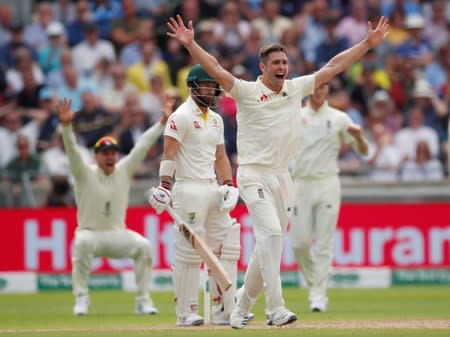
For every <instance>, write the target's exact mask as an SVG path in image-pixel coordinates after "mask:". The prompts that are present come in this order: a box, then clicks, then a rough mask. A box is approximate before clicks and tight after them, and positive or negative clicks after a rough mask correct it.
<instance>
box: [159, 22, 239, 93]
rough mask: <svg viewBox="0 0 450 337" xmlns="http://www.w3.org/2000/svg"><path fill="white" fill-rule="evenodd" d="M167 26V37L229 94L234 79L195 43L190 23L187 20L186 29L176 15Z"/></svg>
mask: <svg viewBox="0 0 450 337" xmlns="http://www.w3.org/2000/svg"><path fill="white" fill-rule="evenodd" d="M167 26H168V27H169V29H170V30H171V33H170V32H167V35H169V36H170V37H172V38H175V39H176V40H177V41H178V42H180V43H181V44H182V45H183V46H184V47H185V48H186V49H187V50H188V51H189V54H191V56H192V57H193V58H194V59H195V60H196V61H197V62H198V63H199V64H200V65H201V66H202V68H203V69H205V71H206V72H207V73H208V74H209V75H210V76H211V77H213V78H214V79H215V80H216V81H217V82H218V83H219V84H220V86H221V87H222V88H223V89H224V90H225V91H227V92H229V91H230V90H231V89H232V88H233V85H234V81H235V77H234V76H233V75H231V74H230V73H229V72H228V71H227V70H225V69H224V68H223V67H222V66H221V65H220V64H219V62H218V61H217V59H216V58H215V57H214V56H212V55H211V54H209V53H208V52H206V50H204V49H203V48H202V47H200V46H199V45H198V44H197V42H195V40H194V27H193V24H192V21H191V20H189V22H188V26H187V27H186V26H185V25H184V22H183V19H182V18H181V16H180V15H177V16H176V18H173V17H172V18H170V20H169V22H168V23H167Z"/></svg>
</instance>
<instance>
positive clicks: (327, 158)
mask: <svg viewBox="0 0 450 337" xmlns="http://www.w3.org/2000/svg"><path fill="white" fill-rule="evenodd" d="M300 111H301V112H300V143H299V145H298V148H297V154H296V158H295V166H294V170H293V172H292V176H293V177H294V178H297V179H298V178H325V177H329V176H334V175H337V174H338V172H339V168H338V164H337V158H338V155H339V151H340V148H341V139H342V140H343V141H344V142H345V143H347V144H350V145H352V147H353V148H354V149H355V150H357V149H356V146H355V144H356V139H355V138H353V137H352V136H351V135H350V134H349V133H348V132H347V129H348V127H349V126H350V125H351V124H352V120H351V118H350V117H349V116H348V115H347V114H346V113H344V112H342V111H340V110H337V109H335V108H333V107H331V106H329V105H328V102H325V103H324V104H322V105H321V106H320V108H319V109H318V110H317V111H315V110H314V109H313V108H312V107H311V105H310V103H309V102H308V103H307V104H306V106H305V107H303V108H302V109H301V110H300Z"/></svg>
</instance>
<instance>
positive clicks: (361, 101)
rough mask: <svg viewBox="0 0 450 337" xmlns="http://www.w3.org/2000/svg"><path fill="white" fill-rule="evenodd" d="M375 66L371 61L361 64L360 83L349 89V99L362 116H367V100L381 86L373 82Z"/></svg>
mask: <svg viewBox="0 0 450 337" xmlns="http://www.w3.org/2000/svg"><path fill="white" fill-rule="evenodd" d="M375 70H376V68H375V66H374V65H373V64H371V63H366V64H363V69H362V74H361V80H360V83H359V84H357V85H355V87H354V88H353V90H352V91H351V96H350V97H351V99H352V102H353V104H354V106H355V107H356V109H358V110H359V111H361V113H362V114H363V116H365V117H366V116H367V115H368V113H369V100H370V98H371V97H372V96H373V95H374V94H375V92H376V91H378V90H380V89H381V88H380V87H379V86H378V85H377V83H376V82H375V76H374V74H375Z"/></svg>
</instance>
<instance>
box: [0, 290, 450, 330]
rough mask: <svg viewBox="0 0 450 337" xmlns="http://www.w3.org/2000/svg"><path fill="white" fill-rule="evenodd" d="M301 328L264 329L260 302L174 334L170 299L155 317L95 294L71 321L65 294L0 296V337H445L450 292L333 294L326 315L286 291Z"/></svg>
mask: <svg viewBox="0 0 450 337" xmlns="http://www.w3.org/2000/svg"><path fill="white" fill-rule="evenodd" d="M284 295H285V299H286V302H287V303H286V304H287V307H288V308H290V309H291V310H292V311H294V312H296V313H297V314H298V316H299V321H298V322H296V323H294V324H293V325H290V326H287V327H281V328H274V327H267V326H266V325H265V323H264V315H263V305H262V304H263V302H262V301H263V298H261V299H260V300H259V301H258V304H257V306H256V307H255V310H254V313H255V314H256V319H255V321H254V322H252V323H251V325H250V326H249V327H248V328H247V329H244V330H233V329H231V328H229V327H219V328H218V327H214V326H203V327H198V328H177V327H176V326H175V314H174V304H173V296H172V293H168V292H158V293H154V294H153V298H154V301H155V304H156V305H157V307H158V309H159V310H160V314H159V315H157V316H145V317H142V316H136V315H134V298H133V294H132V293H125V292H120V291H95V292H92V294H91V307H90V313H89V316H86V317H73V316H72V305H73V298H72V296H71V294H70V293H69V292H61V291H50V292H44V293H42V292H41V293H39V294H34V295H0V336H1V337H2V336H15V337H20V336H26V337H43V336H45V337H47V336H55V337H56V336H58V337H69V336H77V337H80V336H82V337H92V336H95V337H98V336H108V337H116V336H117V337H118V336H121V337H122V336H166V337H168V336H197V337H202V336H238V335H239V336H259V337H262V336H408V337H416V336H421V337H422V336H423V337H429V336H450V287H449V286H435V287H425V286H423V287H394V288H389V289H370V290H358V289H332V290H330V293H329V297H330V306H329V311H328V312H327V313H311V312H309V311H308V305H307V300H306V299H307V293H306V291H305V290H304V289H294V288H287V289H285V290H284Z"/></svg>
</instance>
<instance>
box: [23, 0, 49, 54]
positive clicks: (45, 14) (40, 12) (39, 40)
mask: <svg viewBox="0 0 450 337" xmlns="http://www.w3.org/2000/svg"><path fill="white" fill-rule="evenodd" d="M53 20H54V19H53V8H52V5H51V3H50V2H46V1H43V2H41V3H39V4H38V5H37V22H35V23H33V24H31V25H29V26H27V27H26V28H25V35H24V39H25V41H26V42H27V43H28V44H29V45H31V46H33V48H34V49H36V50H37V51H39V50H40V49H41V48H44V47H48V45H49V40H48V35H47V28H48V26H49V25H50V22H52V21H53Z"/></svg>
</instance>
